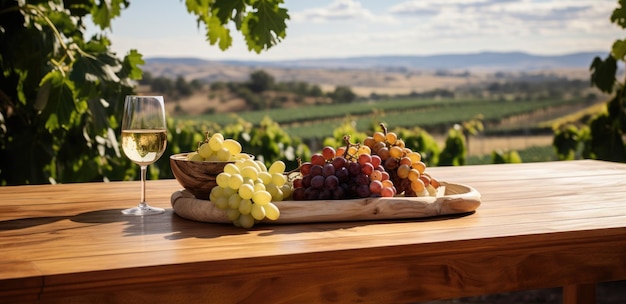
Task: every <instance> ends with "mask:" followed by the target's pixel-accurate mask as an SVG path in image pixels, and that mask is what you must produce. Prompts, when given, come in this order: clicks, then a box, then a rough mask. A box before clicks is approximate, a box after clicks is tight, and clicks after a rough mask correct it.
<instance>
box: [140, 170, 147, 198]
mask: <svg viewBox="0 0 626 304" xmlns="http://www.w3.org/2000/svg"><path fill="white" fill-rule="evenodd" d="M147 168H148V166H145V165H141V201H140V202H139V206H140V207H141V208H145V207H146V171H147Z"/></svg>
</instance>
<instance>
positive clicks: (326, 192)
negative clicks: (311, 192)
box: [318, 189, 333, 200]
mask: <svg viewBox="0 0 626 304" xmlns="http://www.w3.org/2000/svg"><path fill="white" fill-rule="evenodd" d="M332 197H333V192H332V191H331V190H330V189H322V190H320V193H319V195H318V198H319V199H323V200H329V199H331V198H332Z"/></svg>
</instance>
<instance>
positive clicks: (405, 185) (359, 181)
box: [292, 124, 439, 200]
mask: <svg viewBox="0 0 626 304" xmlns="http://www.w3.org/2000/svg"><path fill="white" fill-rule="evenodd" d="M381 128H382V130H383V131H381V132H375V133H374V134H373V135H372V136H369V137H367V138H366V139H365V140H364V141H363V143H358V144H353V143H350V137H349V136H346V137H345V138H344V140H345V141H346V146H342V147H339V148H337V149H336V150H335V149H334V148H332V147H329V146H326V147H324V148H323V149H322V151H321V153H316V154H313V155H312V156H311V159H310V161H308V162H304V163H302V164H301V165H300V168H299V169H300V177H298V178H295V179H293V181H292V182H293V194H292V196H293V199H294V200H329V199H350V198H365V197H390V196H395V195H399V194H403V195H404V196H409V197H414V196H436V191H437V190H436V189H437V188H438V187H439V181H438V180H437V179H435V178H433V177H431V176H430V175H429V174H427V173H426V172H425V170H426V164H425V163H424V162H422V157H421V154H420V153H418V152H415V151H412V150H411V149H409V148H407V147H405V144H404V141H403V140H402V139H400V138H398V136H397V134H396V133H394V132H387V129H386V128H385V126H384V125H383V124H381Z"/></svg>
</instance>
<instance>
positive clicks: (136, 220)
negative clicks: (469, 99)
mask: <svg viewBox="0 0 626 304" xmlns="http://www.w3.org/2000/svg"><path fill="white" fill-rule="evenodd" d="M121 211H122V209H105V210H96V211H90V212H84V213H80V214H77V215H73V216H52V217H30V218H21V219H12V220H6V221H0V231H10V230H22V229H34V228H37V227H41V226H48V225H52V224H54V223H57V222H60V221H63V220H69V221H72V222H74V223H82V224H92V225H102V224H109V223H117V222H123V223H124V225H125V227H124V230H123V233H124V236H137V235H158V234H163V235H164V238H165V239H169V240H177V239H185V238H204V239H211V238H217V237H223V236H227V235H239V234H247V233H256V234H258V235H259V236H269V235H280V234H297V233H308V232H319V231H333V230H344V229H351V228H355V227H359V226H367V225H373V224H383V223H408V222H413V223H415V222H433V221H445V220H453V219H457V218H462V217H465V216H468V215H471V214H473V213H474V212H469V213H463V214H455V215H445V216H435V217H428V218H416V219H401V220H370V221H353V222H322V223H303V224H268V223H259V224H257V225H255V227H253V228H250V229H245V228H240V227H235V226H234V225H232V224H214V223H204V222H197V221H193V220H188V219H184V218H182V217H179V216H178V215H176V214H175V213H174V212H173V210H172V209H166V210H165V213H164V214H161V215H150V216H128V215H123V214H122V213H121ZM77 228H80V227H72V226H59V227H56V228H55V227H46V230H45V232H48V233H53V232H55V231H60V230H65V229H77ZM32 232H33V231H29V233H32Z"/></svg>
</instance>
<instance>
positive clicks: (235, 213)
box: [226, 208, 241, 221]
mask: <svg viewBox="0 0 626 304" xmlns="http://www.w3.org/2000/svg"><path fill="white" fill-rule="evenodd" d="M240 215H241V213H239V209H238V208H231V209H228V210H226V216H227V217H228V219H229V220H231V221H234V220H236V219H238V218H239V216H240Z"/></svg>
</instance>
